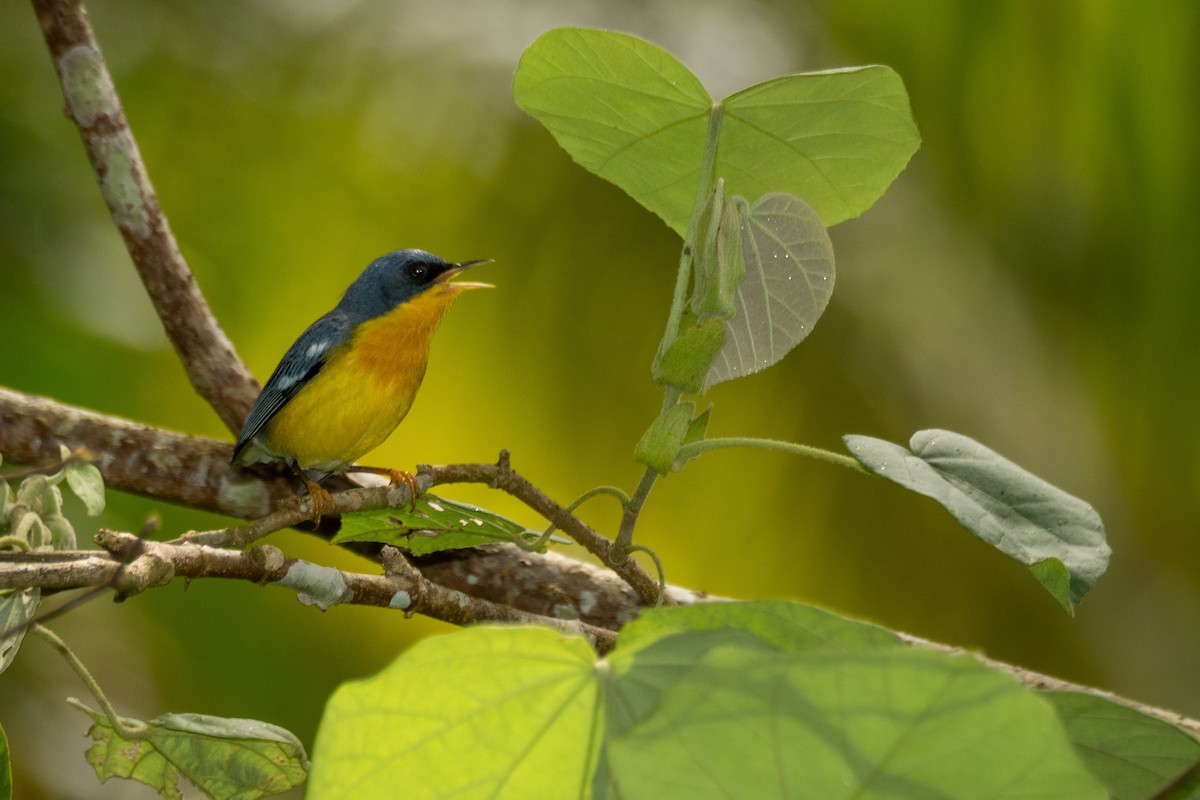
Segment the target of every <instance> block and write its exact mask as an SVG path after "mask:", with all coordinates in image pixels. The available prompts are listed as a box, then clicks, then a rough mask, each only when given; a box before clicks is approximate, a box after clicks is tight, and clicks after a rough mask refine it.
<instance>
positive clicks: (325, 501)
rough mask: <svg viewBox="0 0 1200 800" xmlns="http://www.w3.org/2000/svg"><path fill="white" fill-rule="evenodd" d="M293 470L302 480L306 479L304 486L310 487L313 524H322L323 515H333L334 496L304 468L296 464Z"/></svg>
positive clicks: (310, 507) (309, 494)
mask: <svg viewBox="0 0 1200 800" xmlns="http://www.w3.org/2000/svg"><path fill="white" fill-rule="evenodd" d="M292 471H294V472H295V473H296V475H297V477H299V478H300V480H302V481H304V486H305V488H307V489H308V497H309V509H310V510H311V511H312V521H313V524H314V525H320V524H321V517H329V516H333V513H334V508H335V505H334V502H333V496H332V495H330V494H329V490H328V489H326V488H325V487H324V486H322V485H321V484H319V483H317V482H316V481H314V480H312V479H311V478H309V477H308V475H307V474H306V473H305V472H304V470H302V469H300V468H299V467H297V466H296V465H295V464H293V465H292Z"/></svg>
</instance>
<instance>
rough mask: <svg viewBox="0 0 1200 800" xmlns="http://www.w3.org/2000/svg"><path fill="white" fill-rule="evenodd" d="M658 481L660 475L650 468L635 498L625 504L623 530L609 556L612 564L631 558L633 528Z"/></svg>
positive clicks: (618, 534)
mask: <svg viewBox="0 0 1200 800" xmlns="http://www.w3.org/2000/svg"><path fill="white" fill-rule="evenodd" d="M657 480H658V473H657V472H655V471H654V470H653V469H650V468H649V467H647V468H646V471H645V472H644V473H642V480H641V481H640V482H639V483H638V485H637V489H635V490H634V492H633V497H631V498H629V502H628V503H626V504H625V512H624V513H623V514H622V515H621V529H620V530H619V531H617V539H616V541H614V542H613V545H612V548H611V549H610V550H609V554H608V560H609V561H610V562H611V563H613V564H620V563H623V562H624V561H625V559H626V558H628V557H629V550H630V548H631V547H633V527H634V525H636V524H637V519H638V515H639V514H641V513H642V506H643V505H645V504H646V498H647V497H649V496H650V490H651V489H653V488H654V482H655V481H657Z"/></svg>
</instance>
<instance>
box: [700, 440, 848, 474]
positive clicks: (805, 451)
mask: <svg viewBox="0 0 1200 800" xmlns="http://www.w3.org/2000/svg"><path fill="white" fill-rule="evenodd" d="M727 447H748V448H752V449H756V450H777V451H779V452H781V453H791V454H792V455H794V456H805V457H806V458H815V459H817V460H818V461H826V462H828V463H830V464H836V465H838V466H839V467H846V468H847V469H852V470H855V471H856V472H862V473H866V474H870V472H869V471H868V470H867V468H866V467H864V466H863V465H862V464H860V463H858V462H857V461H855V460H854V458H852V457H851V456H846V455H842V454H841V453H835V452H833V451H832V450H825V449H823V448H820V447H813V446H812V445H808V444H796V443H795V442H782V441H779V440H778V439H756V438H754V437H751V436H729V437H722V438H719V439H701V440H700V441H698V442H692V443H691V444H685V445H684V446H683V447H681V448H680V449H679V456H678V457H679V458H681V459H685V460H686V459H689V458H694V457H696V456H698V455H700V454H701V453H703V452H705V451H707V450H720V449H723V448H727Z"/></svg>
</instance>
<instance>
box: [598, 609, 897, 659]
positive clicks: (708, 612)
mask: <svg viewBox="0 0 1200 800" xmlns="http://www.w3.org/2000/svg"><path fill="white" fill-rule="evenodd" d="M729 628H735V629H737V630H740V631H744V632H746V633H748V634H750V635H752V636H754V637H755V638H757V639H759V640H761V641H763V642H765V643H767V644H769V645H770V646H772V647H774V648H776V649H777V650H780V651H783V652H786V653H801V652H805V651H814V650H828V651H831V652H835V653H858V652H868V651H872V650H879V649H883V648H887V647H896V646H902V641H901V640H900V638H899V637H897V636H896V635H895V634H894V633H892V632H891V631H889V630H887V629H886V628H881V627H879V626H878V625H872V624H870V623H869V622H860V621H859V620H855V619H848V618H846V617H842V616H839V615H837V614H834V613H832V612H830V611H826V610H825V609H823V608H817V607H816V606H808V605H804V604H802V603H793V602H790V601H787V600H760V601H756V602H752V603H742V602H721V603H697V604H695V605H690V606H676V607H674V608H651V609H646V611H644V612H643V613H642V614H641V615H640V616H639V617H638V618H637V619H635V620H634V621H633V622H630V623H629V624H627V625H626V626H625V627H624V628H622V629H621V637H620V646H621V648H622V650H624V649H626V648H633V647H641V646H644V645H645V644H648V643H650V642H653V641H657V640H658V639H661V638H662V637H663V636H665V635H667V634H671V633H683V632H684V631H706V630H719V629H729Z"/></svg>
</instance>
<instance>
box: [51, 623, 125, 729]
mask: <svg viewBox="0 0 1200 800" xmlns="http://www.w3.org/2000/svg"><path fill="white" fill-rule="evenodd" d="M29 630H30V633H33V634H35V635H36V636H38V637H39V638H41V639H43V640H44V641H45V642H46V643H48V644H49V645H50V646H51V647H53V648H54V649H55V650H57V651H58V652H59V653H60V654H61V655H62V657H63V658H64V659H66V662H67V663H68V664H70V665H71V669H73V670H75V674H76V675H78V676H79V679H80V680H81V681H83V683H84V685H85V686H87V689H88V691H89V692H91V693H92V697H94V698H96V702H97V703H99V704H100V710H101V711H103V712H104V716H106V717H108V721H109V722H110V723H111V724H112V726H113V730H115V731H116V732H117V733H119V734H120V735H121V736H122V737H123V738H125V739H142V738H145V736H146V733H147V732H148V731H149V726H148V725H146V723H144V722H137V721H133V722H130V721H127V720H126V719H124V718H123V717H121V716H120V715H119V714H117V710H116V709H115V708H113V705H112V703H110V702H109V701H108V697H106V696H105V694H104V690H102V689H101V688H100V684H99V683H98V682H97V681H96V679H95V678H94V677H92V673H91V672H89V671H88V668H87V667H86V666H84V664H83V662H82V661H81V660H80V659H79V656H77V655H75V651H73V650H72V649H71V648H70V647H68V646H67V643H66V642H64V641H63V640H62V639H60V638H59V636H58V634H56V633H55V632H54V631H52V630H50V629H49V628H47V627H46V626H45V625H34V626H33V627H32V628H30V629H29Z"/></svg>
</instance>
